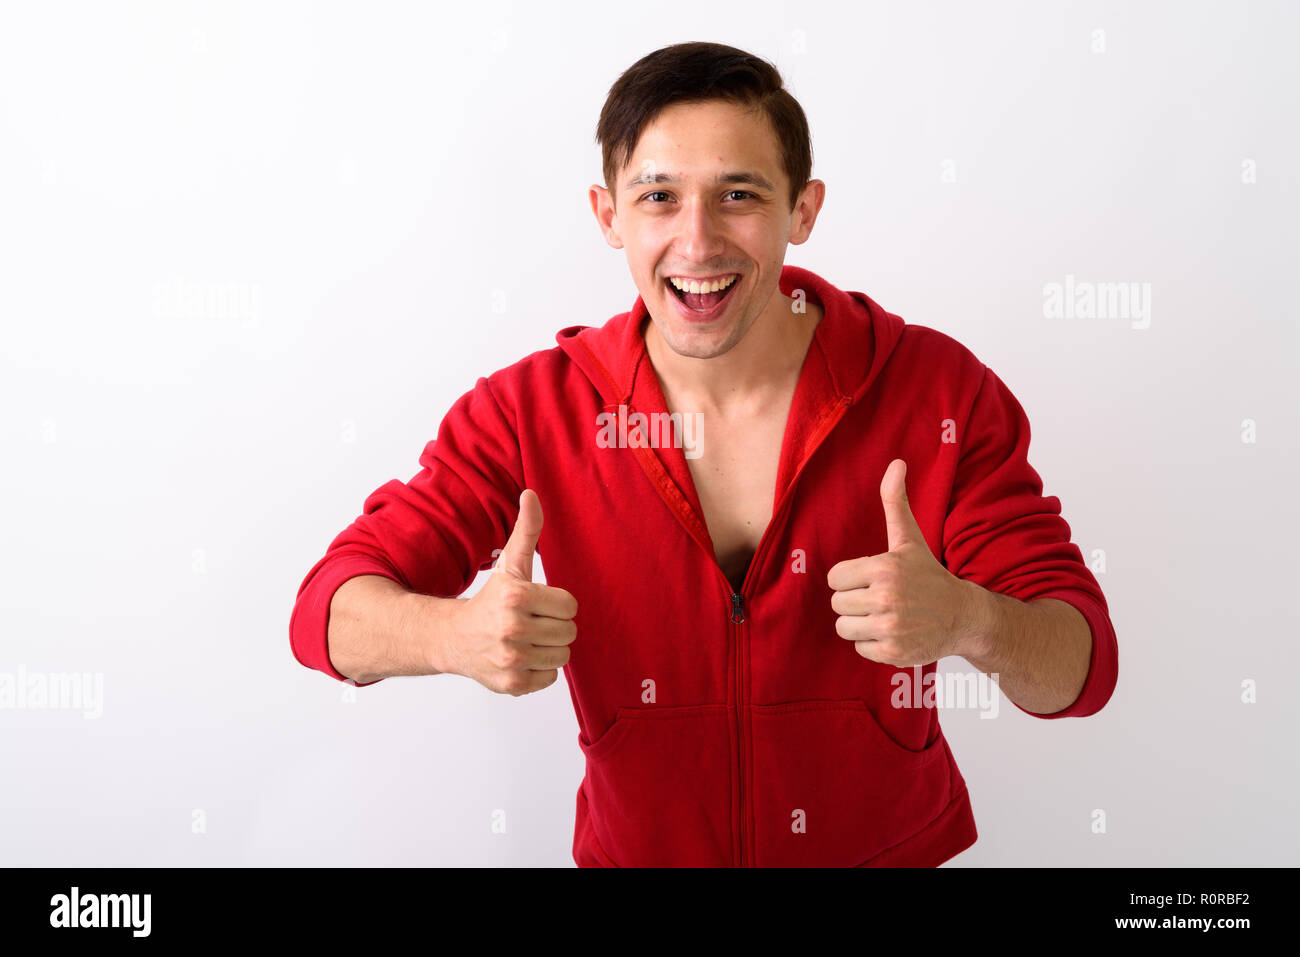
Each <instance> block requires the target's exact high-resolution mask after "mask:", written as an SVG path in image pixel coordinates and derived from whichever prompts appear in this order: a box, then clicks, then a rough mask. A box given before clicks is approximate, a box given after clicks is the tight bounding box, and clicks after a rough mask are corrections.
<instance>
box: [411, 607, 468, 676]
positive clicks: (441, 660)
mask: <svg viewBox="0 0 1300 957" xmlns="http://www.w3.org/2000/svg"><path fill="white" fill-rule="evenodd" d="M415 598H416V599H417V601H416V604H415V606H414V611H413V612H412V616H411V617H412V621H413V622H414V627H415V636H414V637H415V642H416V647H417V648H419V649H420V651H421V659H422V660H421V665H422V669H421V672H422V673H423V674H426V675H442V674H455V673H456V670H455V665H454V663H453V662H452V660H451V656H450V655H449V654H448V652H449V650H450V649H451V647H452V637H453V635H454V633H455V630H456V627H457V622H458V620H459V616H460V613H461V611H462V610H463V608H464V606H465V604H466V602H467V601H468V599H464V598H435V597H432V596H430V595H416V596H415Z"/></svg>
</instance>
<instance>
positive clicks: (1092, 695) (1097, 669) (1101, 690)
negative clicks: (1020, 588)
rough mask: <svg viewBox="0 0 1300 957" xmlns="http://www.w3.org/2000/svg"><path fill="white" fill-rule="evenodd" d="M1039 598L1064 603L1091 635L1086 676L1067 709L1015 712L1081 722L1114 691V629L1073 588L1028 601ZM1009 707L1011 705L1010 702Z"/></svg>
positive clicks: (1098, 606)
mask: <svg viewBox="0 0 1300 957" xmlns="http://www.w3.org/2000/svg"><path fill="white" fill-rule="evenodd" d="M1040 598H1056V599H1059V600H1060V601H1063V602H1067V603H1068V604H1070V605H1073V606H1074V607H1075V608H1077V609H1078V610H1079V613H1080V614H1082V615H1083V617H1084V620H1085V621H1087V623H1088V627H1089V629H1090V630H1091V632H1092V656H1091V658H1090V659H1089V662H1088V676H1087V677H1086V678H1085V679H1084V682H1083V688H1082V689H1080V691H1079V696H1078V697H1077V698H1075V700H1074V701H1073V703H1071V704H1070V705H1069V706H1068V707H1066V708H1062V709H1061V710H1060V711H1054V712H1052V713H1051V714H1038V713H1037V712H1034V711H1028V710H1026V709H1025V708H1020V705H1018V704H1016V707H1017V708H1020V710H1021V711H1024V712H1025V714H1027V715H1030V716H1031V717H1035V718H1047V719H1051V718H1082V717H1086V716H1087V715H1090V714H1096V713H1097V712H1098V711H1100V710H1101V709H1102V707H1103V706H1105V704H1106V702H1107V701H1109V700H1110V696H1111V693H1112V692H1113V691H1114V690H1115V682H1116V678H1117V677H1118V658H1119V654H1118V649H1117V644H1116V640H1115V629H1114V626H1113V625H1112V624H1111V620H1110V615H1109V613H1108V612H1107V610H1106V608H1105V606H1104V605H1103V604H1102V603H1101V602H1099V601H1098V600H1097V599H1096V598H1094V597H1093V596H1092V595H1090V594H1088V593H1087V592H1084V591H1080V590H1078V589H1075V588H1058V589H1056V590H1054V591H1049V592H1044V593H1043V594H1041V595H1035V596H1034V597H1033V598H1030V599H1028V600H1029V601H1037V600H1038V599H1040ZM1012 704H1015V702H1014V701H1013V702H1012Z"/></svg>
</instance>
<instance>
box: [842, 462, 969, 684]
mask: <svg viewBox="0 0 1300 957" xmlns="http://www.w3.org/2000/svg"><path fill="white" fill-rule="evenodd" d="M906 474H907V463H906V462H904V461H903V460H902V459H894V461H892V462H890V463H889V468H887V469H885V477H884V478H883V479H882V480H881V482H880V501H881V504H882V505H883V506H884V509H885V527H886V529H887V532H888V546H889V547H888V551H884V552H881V553H880V554H879V555H867V556H863V557H862V558H854V559H849V560H847V561H842V562H840V563H839V564H837V565H835V566H834V567H832V568H831V570H830V571H829V572H828V573H827V575H826V583H827V584H828V585H830V587H831V590H832V592H833V594H832V595H831V608H832V609H833V610H834V611H836V612H838V613H839V616H840V617H839V618H837V619H836V620H835V632H836V634H838V635H839V636H840V637H841V638H844V639H846V640H848V641H852V642H853V643H854V647H855V648H856V649H857V652H858V654H860V655H861V656H862V657H864V658H868V659H870V660H871V661H879V662H880V663H882V664H887V665H893V666H895V667H898V668H910V667H913V666H915V665H928V664H929V663H930V662H932V661H937V660H939V659H940V658H942V657H944V656H945V655H951V654H959V653H960V652H961V650H962V649H963V648H965V647H966V644H967V642H968V641H969V640H970V638H971V636H972V626H973V619H974V611H975V606H974V596H973V595H972V594H971V591H970V589H971V588H973V587H978V586H975V585H973V584H972V583H971V582H965V581H962V580H961V579H959V578H957V577H956V576H955V575H953V574H952V573H951V572H949V571H948V570H947V569H946V568H944V567H943V566H942V565H941V564H939V562H938V560H936V559H935V557H934V554H933V553H932V552H931V551H930V546H929V545H927V544H926V542H925V536H924V535H923V534H922V533H921V528H920V526H919V525H917V522H916V518H915V517H914V516H913V515H912V508H911V505H910V504H909V503H908V500H907V486H906V484H905V483H904V478H905V476H906Z"/></svg>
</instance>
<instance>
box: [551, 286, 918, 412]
mask: <svg viewBox="0 0 1300 957" xmlns="http://www.w3.org/2000/svg"><path fill="white" fill-rule="evenodd" d="M778 283H779V286H780V289H781V292H782V293H784V294H785V295H787V296H793V291H794V290H795V289H803V290H805V291H806V292H807V294H808V297H809V298H811V299H816V300H817V301H819V302H820V303H821V305H822V308H823V309H824V310H825V315H824V316H823V317H822V320H821V321H820V322H819V323H818V324H817V329H816V331H815V333H814V334H813V343H812V345H810V347H809V348H810V353H811V350H812V349H813V348H815V347H820V350H821V354H822V355H823V356H824V357H825V361H826V372H827V375H828V376H829V380H830V385H831V387H832V388H833V389H834V391H835V392H836V393H838V394H839V395H841V396H844V397H847V398H849V399H850V401H851V402H856V401H857V400H858V399H859V398H860V397H861V396H862V395H864V394H865V393H866V391H867V390H868V389H869V388H870V387H871V384H872V383H873V382H874V381H875V379H876V377H877V376H878V375H879V374H880V370H881V369H882V368H884V365H885V363H886V362H887V361H889V357H890V355H891V354H892V353H893V351H894V346H895V345H896V344H897V343H898V340H899V337H900V336H901V335H902V332H903V327H904V325H905V323H904V322H903V320H902V319H901V318H900V317H898V316H896V315H894V314H892V313H889V312H886V311H885V310H884V309H882V308H881V307H880V306H879V305H877V304H876V303H875V302H874V301H873V300H872V299H871V298H870V297H869V296H867V295H866V294H865V293H861V292H852V291H845V290H842V289H839V288H838V287H836V286H834V285H832V284H831V283H829V282H827V281H826V280H825V279H823V278H821V277H820V276H818V275H817V274H816V273H814V272H812V271H810V270H808V269H804V268H802V267H799V266H789V265H787V266H784V267H782V269H781V278H780V280H779V281H778ZM648 317H649V312H648V311H647V309H646V305H645V302H644V300H643V299H642V297H641V296H640V295H638V296H637V297H636V302H635V303H633V304H632V308H631V309H630V310H629V311H628V312H624V313H620V314H618V315H617V316H614V317H613V318H612V319H610V320H609V321H608V322H606V323H605V324H604V325H603V326H568V327H566V328H564V329H561V330H560V331H559V332H558V333H557V334H556V336H555V341H556V342H557V343H558V344H559V346H560V348H561V349H563V350H564V351H565V353H566V354H567V355H568V356H569V358H570V359H571V360H572V361H573V362H574V364H575V365H577V366H578V367H579V368H580V369H582V371H583V372H584V373H585V374H586V376H587V378H588V379H590V380H591V383H592V385H593V386H594V387H595V388H596V390H597V391H598V392H599V393H600V395H601V397H602V398H603V399H604V400H605V402H606V403H607V404H608V405H614V406H617V405H620V404H625V403H628V402H629V400H630V398H631V396H632V393H633V390H634V387H635V385H636V378H637V373H638V372H639V371H640V370H641V367H642V365H643V364H645V365H649V356H648V354H647V352H646V347H645V337H644V335H643V328H644V326H645V322H646V320H647V319H648Z"/></svg>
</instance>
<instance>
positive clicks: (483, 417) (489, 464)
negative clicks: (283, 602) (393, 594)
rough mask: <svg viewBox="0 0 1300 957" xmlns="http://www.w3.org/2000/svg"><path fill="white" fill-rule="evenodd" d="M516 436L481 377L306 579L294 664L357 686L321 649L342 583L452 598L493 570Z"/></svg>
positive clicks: (517, 480) (294, 633)
mask: <svg viewBox="0 0 1300 957" xmlns="http://www.w3.org/2000/svg"><path fill="white" fill-rule="evenodd" d="M517 435H518V434H517V431H516V429H515V427H514V423H513V420H512V418H511V417H510V416H508V415H507V414H506V412H504V411H503V410H502V407H501V406H500V405H499V404H498V402H497V398H496V395H495V393H494V392H493V389H492V387H491V385H490V383H489V381H488V379H487V378H480V379H479V380H478V382H477V384H476V385H475V386H474V388H473V389H471V390H470V391H469V392H467V393H465V394H464V395H463V396H461V397H460V398H459V399H458V400H457V401H456V402H455V404H453V405H452V407H451V409H450V410H449V411H448V413H447V415H446V416H445V417H444V418H443V420H442V423H441V425H440V426H439V428H438V435H437V438H436V439H434V440H433V441H431V442H429V443H428V444H427V445H425V447H424V451H423V452H422V453H421V455H420V459H419V462H420V466H421V469H420V472H419V473H418V474H417V475H415V476H414V477H413V478H412V479H411V480H410V481H409V482H406V483H402V482H399V481H398V480H396V479H392V480H390V481H389V482H387V483H386V484H384V485H382V486H381V487H380V488H378V489H376V490H375V491H374V492H372V493H371V494H370V495H369V496H368V497H367V498H366V500H365V503H364V505H363V506H362V514H361V515H360V516H359V517H358V518H357V519H356V520H355V521H354V522H353V523H352V524H351V525H349V526H348V527H347V528H346V529H344V530H343V532H342V533H340V534H339V535H338V537H337V538H335V539H334V541H333V542H332V543H331V544H330V546H329V548H328V550H327V551H326V552H325V555H324V557H323V558H321V559H320V561H318V562H317V563H316V564H315V566H313V567H312V569H311V571H310V572H308V574H307V577H306V578H305V579H304V580H303V582H302V585H301V586H300V587H299V589H298V596H297V599H296V601H295V603H294V608H293V613H292V615H291V616H290V619H289V645H290V648H291V649H292V651H293V654H294V657H295V658H296V659H297V660H298V662H299V663H300V664H302V665H304V666H306V667H308V668H315V669H317V670H318V671H323V672H325V674H327V675H329V676H331V677H332V678H336V679H338V680H339V681H346V682H348V683H349V684H355V682H353V681H352V680H351V679H350V678H346V677H344V676H343V675H342V674H340V673H339V672H338V671H337V670H336V669H335V668H334V666H333V664H332V663H331V662H330V658H329V650H328V643H327V635H328V633H329V632H328V629H329V611H330V602H331V601H332V600H333V598H334V592H335V591H337V590H338V587H339V586H340V585H342V584H343V582H345V581H347V580H348V579H349V578H355V577H356V576H358V575H383V576H384V577H386V578H390V579H392V580H393V581H395V582H397V583H398V584H400V585H402V586H403V587H404V588H406V589H408V590H410V591H415V592H418V593H420V594H424V595H435V596H438V597H443V598H454V597H456V596H458V595H460V593H461V592H463V591H464V590H465V589H466V588H468V587H469V586H470V584H471V582H473V580H474V577H475V575H477V573H478V572H479V571H481V570H484V569H486V568H487V567H489V566H490V565H491V562H492V561H493V555H492V549H494V548H500V547H503V546H504V544H505V541H506V539H507V538H508V537H509V533H510V529H511V528H513V526H514V523H515V520H516V518H517V517H518V514H519V495H520V493H521V492H522V491H523V489H524V484H523V482H524V478H523V468H522V465H521V456H520V451H519V443H518V437H517ZM378 680H383V679H377V681H378ZM377 681H368V682H364V683H362V684H360V685H358V687H367V686H369V685H372V684H376V683H377Z"/></svg>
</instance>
